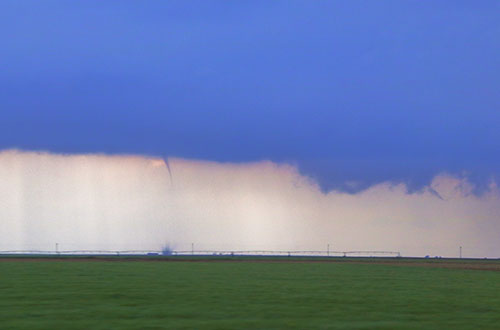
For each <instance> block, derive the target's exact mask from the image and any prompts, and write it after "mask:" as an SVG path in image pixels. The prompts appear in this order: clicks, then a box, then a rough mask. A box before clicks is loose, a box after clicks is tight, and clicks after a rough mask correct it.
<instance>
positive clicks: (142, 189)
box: [0, 150, 500, 257]
mask: <svg viewBox="0 0 500 330" xmlns="http://www.w3.org/2000/svg"><path fill="white" fill-rule="evenodd" d="M168 165H169V167H170V173H169V169H168V167H167V165H166V163H165V161H164V160H163V159H159V158H147V157H142V156H107V155H96V154H94V155H92V154H88V155H87V154H86V155H58V154H50V153H36V152H22V151H17V150H7V151H3V152H0V250H18V249H22V250H25V249H42V250H51V249H53V248H54V244H55V243H56V242H57V243H59V246H60V249H61V250H81V249H88V250H99V249H102V250H123V249H157V250H159V249H161V247H162V246H163V245H165V244H170V245H171V246H172V247H173V248H174V249H177V250H183V249H184V250H187V249H190V248H191V243H194V244H195V246H196V249H218V250H262V249H266V250H325V249H326V246H327V244H330V249H331V250H337V251H346V250H347V251H349V250H391V251H400V252H401V254H402V255H404V256H423V255H427V254H429V255H442V256H457V255H458V247H459V246H463V252H464V256H468V257H485V256H487V257H498V256H500V241H499V240H498V234H499V233H500V216H499V214H500V191H499V188H498V187H497V185H496V184H495V182H493V181H492V182H491V183H490V184H489V187H488V189H487V190H486V191H485V192H484V193H483V194H481V195H477V194H473V193H472V192H473V191H474V186H473V185H472V184H471V183H470V182H469V181H468V180H467V179H466V178H457V177H454V176H451V175H447V174H442V175H439V176H436V177H434V179H433V180H432V183H431V184H430V186H428V187H426V188H424V189H423V190H422V191H420V192H414V193H409V192H408V187H407V186H406V185H404V184H398V185H393V184H389V183H383V184H378V185H374V186H372V187H370V188H369V189H367V190H364V191H362V192H358V193H356V194H348V193H344V192H339V191H330V192H328V193H324V192H322V190H321V189H320V188H319V186H318V185H317V184H316V183H315V182H314V181H312V180H311V179H310V178H308V177H305V176H303V175H301V174H300V173H299V171H298V170H297V168H296V167H294V166H291V165H287V164H276V163H273V162H258V163H245V164H232V163H215V162H205V161H195V160H185V159H178V158H176V159H168Z"/></svg>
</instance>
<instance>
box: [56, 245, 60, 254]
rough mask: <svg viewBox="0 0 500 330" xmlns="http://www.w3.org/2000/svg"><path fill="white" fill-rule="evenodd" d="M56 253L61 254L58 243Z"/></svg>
mask: <svg viewBox="0 0 500 330" xmlns="http://www.w3.org/2000/svg"><path fill="white" fill-rule="evenodd" d="M56 253H57V254H59V243H56Z"/></svg>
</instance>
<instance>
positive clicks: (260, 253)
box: [0, 250, 401, 257]
mask: <svg viewBox="0 0 500 330" xmlns="http://www.w3.org/2000/svg"><path fill="white" fill-rule="evenodd" d="M0 254H42V255H61V254H62V255H159V256H160V255H163V256H176V255H181V256H182V255H203V256H205V255H220V256H234V255H240V256H245V255H246V256H252V255H258V256H311V257H339V256H342V257H347V256H359V257H361V256H365V257H371V256H373V257H380V256H394V257H401V253H400V252H399V251H307V250H305V251H294V250H286V251H285V250H281V251H272V250H225V251H221V250H180V251H175V250H172V251H167V252H165V251H158V250H120V251H116V250H66V251H47V250H6V251H0Z"/></svg>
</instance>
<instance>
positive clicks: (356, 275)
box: [0, 256, 500, 329]
mask: <svg viewBox="0 0 500 330" xmlns="http://www.w3.org/2000/svg"><path fill="white" fill-rule="evenodd" d="M181 261H182V262H181ZM499 270H500V261H499V260H484V261H483V260H457V259H455V260H453V259H439V260H426V259H404V258H397V259H396V258H394V259H393V258H384V259H378V258H329V259H327V258H284V257H282V258H263V257H260V258H253V257H173V258H163V257H94V258H87V257H61V258H44V257H39V258H33V257H12V256H10V257H0V328H1V329H56V328H57V329H64V328H66V329H67V328H71V329H165V328H169V329H245V328H247V329H256V328H260V329H422V328H427V329H443V328H448V329H494V328H497V329H498V328H499V327H500V271H499Z"/></svg>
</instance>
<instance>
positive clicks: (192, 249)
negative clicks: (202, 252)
mask: <svg viewBox="0 0 500 330" xmlns="http://www.w3.org/2000/svg"><path fill="white" fill-rule="evenodd" d="M191 255H194V243H191Z"/></svg>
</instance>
